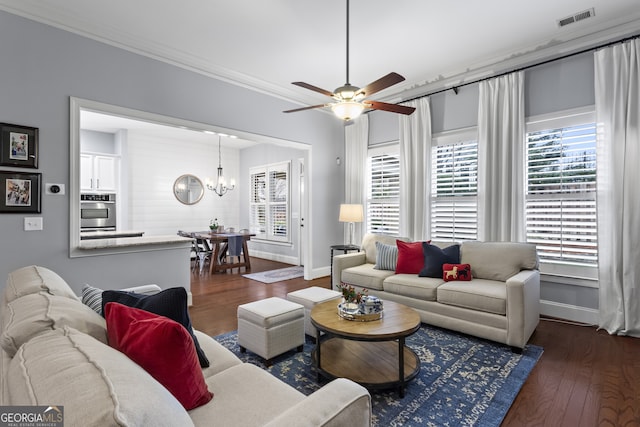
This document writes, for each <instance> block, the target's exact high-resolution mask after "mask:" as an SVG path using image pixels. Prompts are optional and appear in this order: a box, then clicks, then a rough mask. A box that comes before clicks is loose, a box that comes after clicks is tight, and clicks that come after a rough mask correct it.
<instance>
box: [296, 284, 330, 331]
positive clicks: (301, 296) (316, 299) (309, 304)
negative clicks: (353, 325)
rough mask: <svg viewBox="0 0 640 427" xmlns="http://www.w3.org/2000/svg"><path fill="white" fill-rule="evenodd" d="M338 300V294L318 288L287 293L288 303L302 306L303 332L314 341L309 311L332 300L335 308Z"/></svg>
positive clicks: (313, 329) (314, 329)
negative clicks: (334, 301) (334, 302)
mask: <svg viewBox="0 0 640 427" xmlns="http://www.w3.org/2000/svg"><path fill="white" fill-rule="evenodd" d="M340 298H342V294H341V293H340V292H338V291H333V290H331V289H326V288H320V287H318V286H312V287H310V288H305V289H300V290H299V291H294V292H289V293H288V294H287V299H288V300H289V301H292V302H295V303H298V304H302V305H303V306H304V332H305V333H306V334H307V335H309V336H310V337H312V338H314V339H315V337H316V328H315V327H314V326H313V325H312V324H311V309H312V308H313V306H314V305H316V304H319V303H321V302H325V301H329V300H332V299H335V300H336V306H337V305H338V302H339V300H340Z"/></svg>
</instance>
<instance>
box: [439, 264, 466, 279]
mask: <svg viewBox="0 0 640 427" xmlns="http://www.w3.org/2000/svg"><path fill="white" fill-rule="evenodd" d="M471 278H472V277H471V266H470V265H469V264H442V279H443V280H444V281H445V282H451V281H453V280H459V281H464V282H468V281H469V280H471Z"/></svg>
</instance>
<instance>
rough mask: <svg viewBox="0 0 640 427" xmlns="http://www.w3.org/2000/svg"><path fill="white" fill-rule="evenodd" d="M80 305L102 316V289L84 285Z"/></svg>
mask: <svg viewBox="0 0 640 427" xmlns="http://www.w3.org/2000/svg"><path fill="white" fill-rule="evenodd" d="M82 303H83V304H84V305H86V306H88V307H89V308H90V309H92V310H93V311H95V312H96V313H98V314H99V315H100V316H102V289H100V288H94V287H93V286H91V285H84V286H83V287H82Z"/></svg>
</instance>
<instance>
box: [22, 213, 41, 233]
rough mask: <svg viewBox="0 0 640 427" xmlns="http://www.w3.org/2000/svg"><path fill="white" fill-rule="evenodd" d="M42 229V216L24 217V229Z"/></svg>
mask: <svg viewBox="0 0 640 427" xmlns="http://www.w3.org/2000/svg"><path fill="white" fill-rule="evenodd" d="M38 230H42V217H41V216H27V217H25V218H24V231H38Z"/></svg>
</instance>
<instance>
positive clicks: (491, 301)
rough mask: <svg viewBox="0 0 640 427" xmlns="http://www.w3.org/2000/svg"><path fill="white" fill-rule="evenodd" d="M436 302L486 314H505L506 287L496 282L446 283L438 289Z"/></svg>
mask: <svg viewBox="0 0 640 427" xmlns="http://www.w3.org/2000/svg"><path fill="white" fill-rule="evenodd" d="M438 302H439V303H441V304H447V305H455V306H457V307H464V308H469V309H472V310H479V311H486V312H488V313H494V314H500V315H503V316H504V315H506V314H507V286H506V284H505V283H504V282H500V281H497V280H485V279H473V280H472V281H470V282H446V283H444V284H442V285H441V286H439V287H438Z"/></svg>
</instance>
